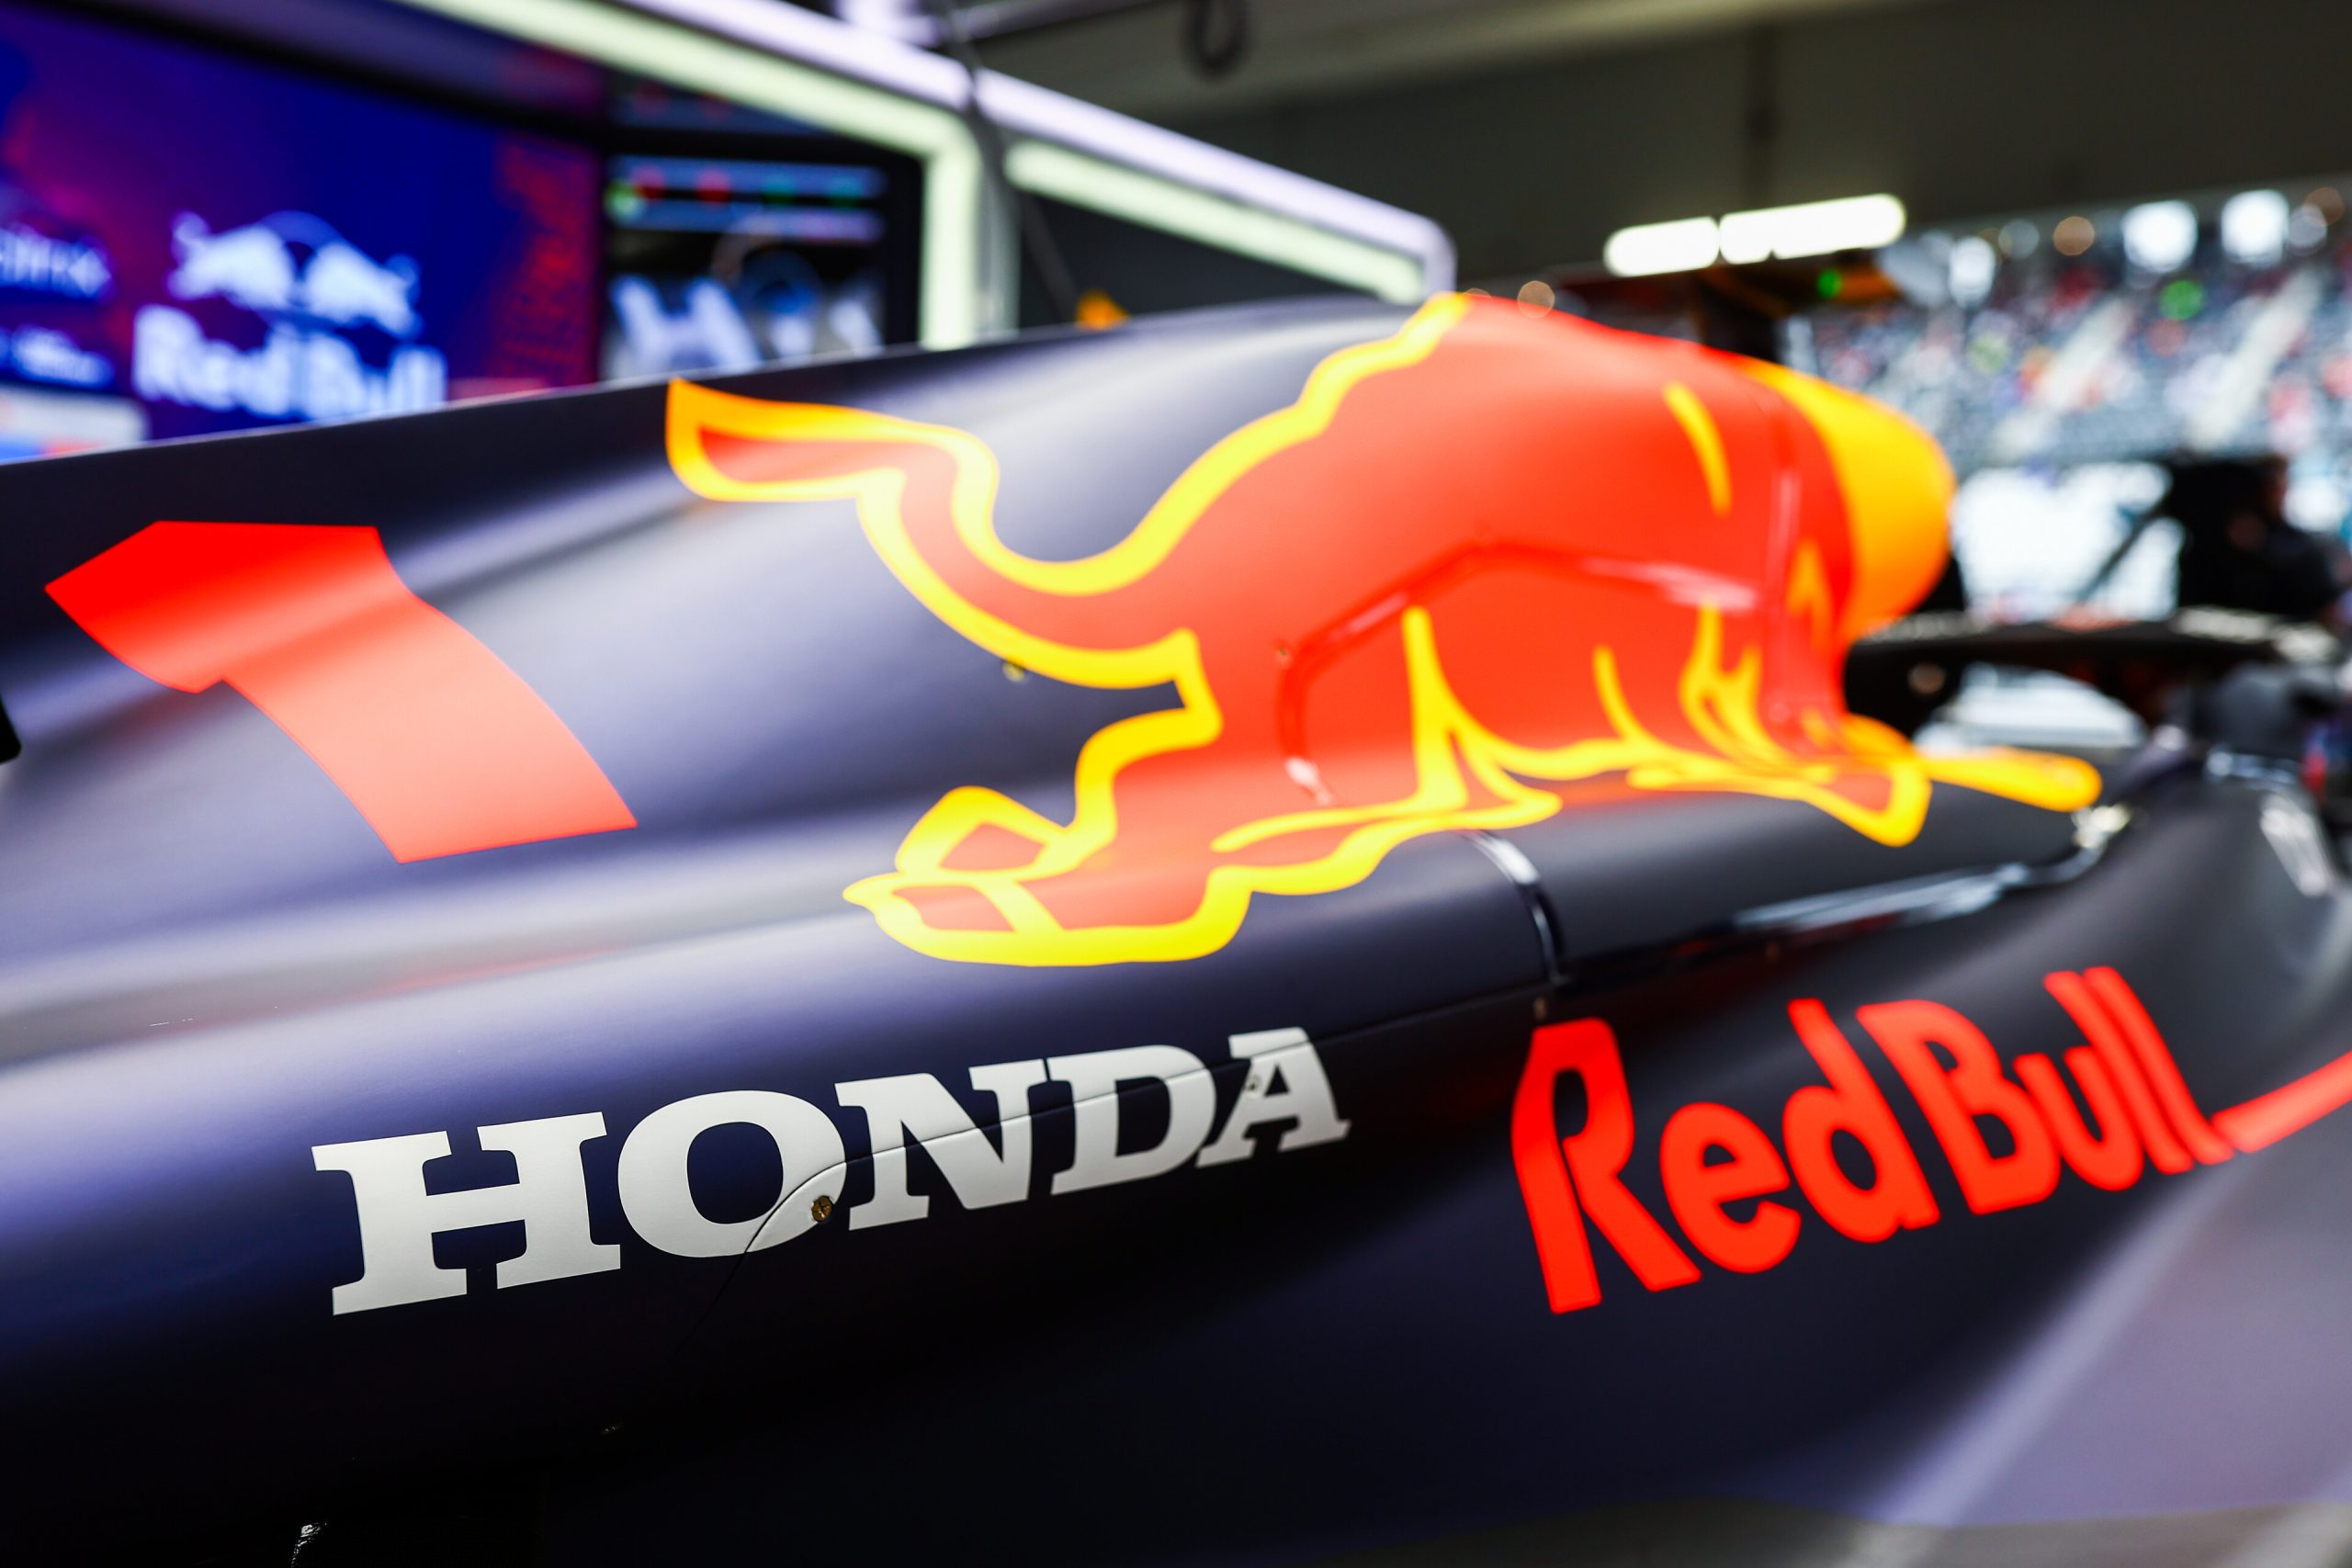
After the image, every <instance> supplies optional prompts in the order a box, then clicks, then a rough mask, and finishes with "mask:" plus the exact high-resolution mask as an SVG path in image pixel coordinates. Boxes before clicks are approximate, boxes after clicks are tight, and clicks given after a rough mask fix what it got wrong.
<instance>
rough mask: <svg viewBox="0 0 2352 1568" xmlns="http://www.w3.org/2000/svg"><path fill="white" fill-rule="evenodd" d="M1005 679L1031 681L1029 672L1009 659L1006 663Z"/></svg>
mask: <svg viewBox="0 0 2352 1568" xmlns="http://www.w3.org/2000/svg"><path fill="white" fill-rule="evenodd" d="M1004 678H1005V679H1006V680H1008V681H1026V680H1027V679H1029V671H1026V670H1023V668H1022V667H1021V666H1020V665H1018V664H1015V663H1014V662H1013V661H1012V660H1010V659H1008V660H1005V661H1004Z"/></svg>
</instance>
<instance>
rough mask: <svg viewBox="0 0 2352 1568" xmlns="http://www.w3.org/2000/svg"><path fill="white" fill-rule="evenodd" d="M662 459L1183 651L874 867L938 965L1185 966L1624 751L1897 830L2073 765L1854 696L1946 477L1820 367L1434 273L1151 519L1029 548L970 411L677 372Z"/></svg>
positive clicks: (1031, 620)
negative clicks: (1934, 792) (1059, 777)
mask: <svg viewBox="0 0 2352 1568" xmlns="http://www.w3.org/2000/svg"><path fill="white" fill-rule="evenodd" d="M669 420H670V425H669V437H668V440H669V450H670V457H671V461H672V463H673V466H674V467H675V468H676V470H677V472H678V474H679V475H680V477H681V478H683V479H684V481H685V482H686V483H687V484H688V485H690V486H691V487H693V488H694V489H695V491H697V492H699V493H701V494H703V495H705V496H708V497H712V498H714V499H719V500H728V501H769V502H775V501H785V502H815V501H836V500H849V501H852V502H854V503H855V505H856V509H857V514H858V518H859V520H860V523H861V525H863V527H864V529H865V535H866V536H867V538H868V539H869V540H870V541H871V543H872V544H873V547H874V548H875V549H876V552H877V553H878V554H879V555H880V557H881V558H882V560H883V561H884V562H885V563H886V564H887V565H888V567H889V569H890V570H891V571H892V572H893V573H894V574H895V575H896V576H897V577H898V579H899V581H900V582H902V583H903V584H905V585H906V587H907V589H908V590H909V591H910V592H912V593H913V594H914V595H915V596H916V597H917V598H918V599H920V600H922V603H923V604H925V605H926V606H927V607H929V608H930V609H931V611H932V612H933V614H935V615H938V616H939V617H940V619H941V620H943V621H944V622H945V623H946V624H947V625H948V626H952V627H954V628H955V629H956V631H957V632H959V633H961V634H962V635H963V636H964V637H967V638H969V639H970V640H971V641H972V642H974V643H977V644H978V645H979V646H980V647H981V648H983V649H987V650H988V651H989V652H990V653H992V654H994V655H996V656H997V657H999V658H1001V659H1003V660H1006V661H1008V662H1009V663H1010V664H1011V665H1013V666H1015V667H1017V668H1019V669H1022V670H1025V671H1035V672H1036V673H1038V674H1041V675H1044V676H1046V677H1049V678H1051V679H1054V680H1057V681H1066V682H1075V683H1077V684H1080V685H1086V686H1095V687H1124V688H1140V687H1150V686H1159V685H1168V686H1171V687H1172V688H1173V689H1174V691H1175V694H1176V698H1177V702H1176V704H1175V705H1173V706H1171V707H1169V708H1166V709H1163V710H1160V711H1157V712H1153V713H1148V714H1143V715H1140V716H1135V717H1130V718H1125V719H1122V720H1120V721H1118V722H1117V723H1114V724H1112V725H1110V726H1108V727H1107V728H1104V729H1103V730H1101V731H1100V732H1099V733H1097V734H1095V735H1094V736H1093V737H1092V738H1091V739H1089V740H1088V741H1087V742H1086V743H1085V745H1084V746H1083V748H1082V749H1081V750H1080V753H1079V755H1078V758H1077V761H1076V810H1075V812H1074V813H1073V815H1072V816H1071V818H1069V820H1068V821H1066V822H1065V821H1056V820H1054V819H1052V818H1047V817H1046V816H1044V815H1042V814H1041V813H1039V812H1037V811H1035V810H1034V809H1032V808H1031V807H1027V806H1024V805H1023V804H1022V803H1021V802H1020V801H1018V800H1014V799H1012V798H1011V797H1010V796H1008V795H1003V794H1001V793H999V792H998V791H995V790H992V789H986V788H980V787H976V786H970V787H965V788H961V789H957V790H954V791H951V792H950V793H949V794H948V795H946V796H945V797H944V798H943V799H941V800H940V801H939V802H938V803H937V804H936V805H934V806H933V807H932V808H931V809H930V810H929V811H928V812H926V813H925V814H924V815H923V817H922V818H921V820H919V821H918V822H916V823H915V825H914V827H913V829H912V830H911V831H910V832H909V833H908V835H907V838H906V840H905V842H904V843H903V844H902V845H901V846H900V848H899V854H898V863H897V865H896V866H895V868H894V869H892V870H890V871H888V872H885V873H882V874H878V875H875V876H869V877H867V878H865V879H864V880H863V881H860V882H858V883H856V884H855V885H854V886H851V887H850V888H848V889H847V896H848V897H850V898H851V899H852V900H853V901H854V902H856V903H859V904H862V905H864V906H865V908H869V909H871V910H872V911H873V912H874V914H875V916H876V919H878V920H879V921H880V923H881V925H882V928H883V930H884V931H888V933H889V934H890V935H891V936H893V937H895V938H896V939H897V940H899V942H904V943H905V944H906V945H908V946H909V947H911V948H914V949H915V950H917V951H919V952H922V953H930V954H933V955H934V956H937V957H940V958H946V959H956V960H963V961H970V962H982V963H997V964H1106V963H1120V962H1129V961H1136V960H1172V959H1185V958H1193V957H1197V956H1199V955H1201V954H1203V953H1212V952H1215V951H1216V950H1217V949H1219V948H1221V947H1223V946H1224V945H1225V944H1226V943H1227V942H1229V941H1231V940H1232V938H1233V936H1234V933H1235V932H1236V931H1238V929H1239V928H1240V925H1241V922H1242V920H1243V919H1244V917H1245V915H1246V913H1247V911H1248V909H1249V906H1250V899H1251V898H1252V897H1255V896H1256V895H1258V894H1261V893H1273V894H1286V895H1293V896H1296V895H1306V894H1315V893H1327V892H1330V891H1333V890H1335V889H1338V888H1343V887H1350V886H1354V885H1355V884H1357V883H1360V882H1362V881H1363V880H1364V878H1365V877H1367V876H1369V875H1370V874H1372V872H1373V871H1374V868H1375V867H1377V866H1378V865H1379V863H1380V862H1381V860H1382V858H1383V857H1384V856H1385V855H1386V854H1387V852H1389V850H1391V849H1392V848H1394V847H1395V846H1396V845H1397V844H1399V843H1402V842H1404V841H1405V840H1408V839H1412V838H1415V837H1418V836H1419V835H1421V834H1425V833H1432V832H1437V831H1440V830H1442V829H1474V828H1505V827H1512V826H1518V825H1522V824H1525V823H1529V822H1533V821H1536V820H1539V819H1541V818H1544V817H1548V816H1550V815H1551V814H1552V813H1554V812H1555V811H1557V810H1559V809H1560V808H1561V807H1562V805H1563V801H1564V795H1565V794H1566V792H1568V791H1570V790H1572V789H1574V788H1576V787H1578V786H1583V787H1592V784H1591V783H1590V781H1600V780H1603V779H1605V778H1608V777H1611V776H1613V777H1616V778H1619V779H1621V780H1622V781H1623V785H1624V786H1630V787H1632V788H1634V789H1636V790H1678V791H1690V790H1720V791H1733V792H1737V793H1742V794H1748V795H1771V796H1777V797H1780V798H1783V799H1787V800H1790V801H1795V802H1802V803H1804V805H1807V806H1810V807H1814V808H1815V809H1816V810H1821V811H1826V812H1828V813H1829V814H1830V815H1832V816H1833V817H1835V818H1838V820H1839V821H1841V822H1843V823H1845V824H1847V825H1848V826H1849V827H1850V828H1852V829H1854V830H1855V831H1857V832H1860V833H1862V834H1865V835H1867V836H1868V837H1870V838H1871V839H1873V840H1877V841H1879V842H1881V843H1885V844H1904V843H1907V842H1909V841H1910V840H1912V839H1913V838H1914V837H1915V836H1916V835H1917V833H1918V831H1919V829H1920V826H1921V824H1922V822H1923V821H1924V819H1925V816H1926V812H1927V807H1928V795H1929V792H1930V790H1931V788H1932V786H1933V785H1934V784H1937V783H1946V784H1962V785H1965V786H1967V787H1970V788H1973V789H1978V790H1984V791H1987V792H1990V793H1993V794H1996V795H2005V796H2008V797H2010V798H2013V799H2017V800H2020V801H2025V802H2028V803H2030V804H2032V805H2035V806H2039V807H2046V808H2049V809H2052V810H2066V809H2073V808H2076V807H2083V806H2086V805H2088V804H2090V802H2091V801H2092V800H2093V799H2094V798H2095V797H2096V795H2097V794H2098V779H2097V776H2096V774H2095V773H2093V772H2092V770H2091V769H2090V768H2088V767H2087V766H2086V765H2084V764H2082V763H2080V762H2077V761H2073V760H2070V759H2066V758H2058V757H2043V756H2034V755H2028V754H2024V753H2018V752H2000V753H1995V754H1990V755H1986V756H1982V757H1975V758H1968V759H1948V758H1930V757H1926V756H1922V755H1920V754H1918V753H1917V752H1916V751H1914V750H1911V748H1910V747H1909V745H1908V744H1907V743H1906V742H1905V741H1904V740H1903V739H1902V738H1901V737H1899V736H1897V735H1895V734H1894V732H1893V731H1891V730H1888V729H1886V728H1883V727H1882V726H1880V725H1877V724H1874V723H1872V722H1871V721H1869V720H1867V719H1863V718H1860V717H1859V716H1852V715H1849V714H1848V713H1846V711H1845V709H1844V705H1843V703H1842V700H1841V698H1840V695H1839V689H1838V676H1839V670H1840V666H1841V663H1842V660H1843V658H1844V653H1845V649H1847V647H1848V646H1849V645H1850V644H1851V642H1852V641H1853V639H1854V638H1855V637H1858V636H1860V634H1861V633H1862V632H1864V631H1866V630H1868V629H1869V628H1870V627H1871V626H1875V625H1878V624H1880V623H1882V622H1883V621H1885V620H1887V619H1890V618H1892V617H1893V616H1894V615H1898V614H1900V613H1901V612H1902V611H1903V610H1905V609H1906V608H1908V607H1909V606H1910V605H1911V604H1914V603H1916V602H1917V599H1918V597H1919V595H1920V594H1921V593H1923V592H1925V591H1926V589H1927V588H1928V586H1929V585H1930V584H1931V583H1932V582H1933V581H1934V579H1935V576H1936V574H1937V573H1938V572H1939V570H1941V567H1942V562H1943V551H1944V525H1943V509H1944V504H1945V502H1946V501H1947V499H1948V497H1949V494H1950V490H1951V477H1950V474H1949V471H1948V470H1947V468H1945V466H1944V463H1943V460H1942V457H1941V456H1940V454H1939V453H1938V452H1937V450H1936V449H1935V447H1934V446H1933V444H1932V443H1931V442H1929V441H1928V438H1927V437H1926V436H1925V435H1923V434H1920V433H1919V432H1918V431H1917V430H1916V429H1915V428H1914V427H1912V426H1911V425H1909V424H1907V423H1905V422H1903V421H1902V420H1900V419H1899V418H1897V417H1896V416H1895V415H1894V414H1892V413H1890V412H1886V411H1884V410H1883V409H1881V408H1879V407H1877V406H1876V405H1874V404H1871V403H1869V402H1867V401H1865V400H1860V399H1859V398H1855V397H1852V396H1850V395H1849V394H1846V393H1843V392H1840V391H1838V390H1836V389H1832V388H1830V387H1828V386H1826V385H1825V384H1823V383H1819V382H1816V381H1813V380H1811V379H1809V378H1804V377H1800V376H1796V375H1794V374H1792V373H1790V372H1786V371H1782V370H1780V369H1778V368H1776V367H1770V366H1767V365H1760V364H1755V363H1752V362H1748V361H1744V360H1740V359H1736V358H1734V357H1732V356H1729V355H1720V354H1714V353H1711V352H1708V351H1704V350H1700V349H1695V348H1692V347H1690V346H1688V345H1684V344H1668V343H1664V342H1660V341H1658V340H1656V339H1649V338H1642V337H1637V336H1634V335H1632V334H1627V333H1615V332H1610V331H1607V330H1605V329H1601V328H1598V327H1593V326H1590V325H1588V324H1586V323H1583V322H1578V321H1573V320H1571V319H1569V318H1566V317H1560V316H1549V317H1546V318H1544V319H1541V320H1531V319H1529V318H1527V317H1526V316H1524V315H1522V314H1521V312H1520V311H1519V310H1517V309H1516V308H1515V307H1513V306H1510V305H1508V304H1502V303H1490V302H1485V301H1478V300H1473V299H1466V298H1464V297H1461V296H1448V297H1443V298H1441V299H1436V300H1433V301H1432V302H1431V303H1430V304H1429V305H1428V306H1427V307H1425V308H1424V309H1423V310H1421V311H1420V312H1419V314H1417V315H1416V316H1415V317H1414V318H1413V319H1412V320H1411V321H1409V322H1408V323H1407V324H1406V325H1405V326H1404V328H1403V329H1402V330H1400V331H1399V332H1397V333H1396V335H1394V336H1393V337H1390V338H1387V339H1385V340H1383V341H1380V342H1377V343H1371V344H1362V345H1359V346H1356V347H1352V348H1349V349H1346V350H1343V351H1341V352H1340V353H1338V354H1335V355H1331V356H1330V357H1329V358H1328V359H1326V360H1325V361H1324V362H1323V363H1322V364H1321V365H1319V366H1317V367H1316V369H1315V370H1314V372H1313V373H1312V374H1311V375H1310V376H1309V377H1308V378H1307V380H1306V387H1305V389H1303V390H1302V391H1301V393H1300V395H1299V397H1298V399H1297V400H1296V401H1295V402H1293V403H1292V404H1290V405H1289V406H1288V407H1285V408H1283V409H1281V410H1278V411H1277V412H1273V413H1271V414H1268V415H1266V416H1265V417H1263V418H1261V419H1259V420H1256V421H1254V422H1252V423H1249V424H1247V425H1244V426H1243V427H1241V428H1240V429H1238V430H1237V431H1235V432H1234V433H1233V434H1230V435H1228V436H1227V437H1225V438H1224V439H1223V440H1221V441H1219V442H1218V443H1217V444H1216V446H1212V447H1211V448H1210V449H1209V450H1208V451H1206V452H1205V453H1204V454H1203V455H1202V456H1201V457H1199V458H1197V459H1196V460H1195V461H1194V462H1193V464H1192V466H1191V467H1190V468H1187V469H1186V470H1185V471H1184V473H1183V474H1182V476H1181V477H1180V478H1179V479H1177V480H1176V481H1175V483H1174V484H1172V485H1171V486H1170V488H1169V489H1168V491H1167V492H1166V493H1165V494H1164V495H1162V496H1161V497H1160V499H1159V502H1157V503H1156V504H1155V505H1154V506H1153V507H1152V508H1151V509H1150V511H1149V512H1148V513H1147V514H1146V515H1145V516H1144V518H1143V519H1142V520H1141V521H1140V522H1139V523H1137V524H1136V526H1135V527H1134V528H1133V530H1132V531H1130V532H1129V533H1128V534H1127V535H1126V536H1125V538H1123V539H1121V540H1120V541H1119V542H1118V543H1117V544H1115V545H1114V546H1113V547H1110V548H1108V549H1106V550H1103V552H1101V553H1100V554H1097V555H1093V556H1089V557H1087V558H1082V559H1078V560H1067V561H1057V560H1041V559H1036V558H1031V557H1028V556H1023V555H1021V554H1018V553H1016V552H1015V551H1013V550H1012V549H1011V548H1010V547H1007V546H1006V545H1005V544H1004V543H1003V541H1002V540H1001V538H1000V537H999V536H998V534H997V531H996V527H995V522H994V505H995V495H996V488H997V465H996V459H995V457H994V455H993V454H992V453H991V452H990V450H989V447H988V446H986V445H985V444H984V443H983V442H981V441H980V440H979V439H978V438H977V437H975V436H973V435H971V434H967V433H965V432H963V431H959V430H954V429H949V428H946V427H944V426H939V425H932V424H922V423H915V422H912V421H910V420H905V419H899V418H897V417H894V416H891V415H887V414H881V413H874V412H864V411H860V410H856V409H846V408H834V407H826V406H820V405H814V404H799V403H778V402H768V401H763V400H754V399H747V398H742V397H737V396H734V395H731V394H729V393H725V392H718V391H714V390H711V389H706V388H700V387H695V386H692V385H689V384H686V383H683V382H681V383H677V384H675V385H673V389H672V392H671V400H670V413H669Z"/></svg>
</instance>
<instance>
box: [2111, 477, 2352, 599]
mask: <svg viewBox="0 0 2352 1568" xmlns="http://www.w3.org/2000/svg"><path fill="white" fill-rule="evenodd" d="M2168 467H2169V468H2170V472H2171V476H2172V482H2171V485H2170V487H2169V488H2168V489H2167V490H2166V491H2165V496H2164V499H2163V500H2162V501H2160V502H2157V503H2156V505H2155V508H2154V510H2155V512H2156V513H2158V514H2159V515H2162V516H2165V517H2169V518H2171V519H2172V520H2173V521H2175V522H2176V523H2177V524H2179V525H2180V530H2181V546H2180V576H2179V585H2178V589H2177V592H2176V594H2175V601H2176V603H2177V604H2180V605H2181V606H2182V607H2183V608H2187V607H2188V606H2191V605H2199V606H2210V607H2212V608H2216V609H2225V610H2251V611H2255V612H2257V613H2259V614H2262V615H2278V616H2282V617H2284V618H2286V619H2289V620H2296V621H2317V620H2321V619H2323V618H2328V617H2329V613H2330V611H2331V610H2333V609H2335V607H2336V602H2337V600H2338V598H2339V597H2340V596H2342V595H2343V593H2344V591H2345V588H2346V576H2347V574H2346V563H2345V561H2344V558H2343V552H2342V550H2341V549H2340V548H2338V549H2335V550H2331V549H2330V548H2329V547H2328V544H2327V542H2326V541H2324V540H2323V539H2321V538H2320V537H2319V536H2316V535H2314V534H2311V533H2307V532H2306V531H2304V530H2303V529H2301V528H2298V527H2296V526H2295V525H2293V524H2291V523H2290V522H2288V521H2287V514H2286V510H2285V503H2286V494H2287V466H2286V463H2285V462H2284V461H2283V460H2282V459H2280V458H2278V457H2263V458H2255V459H2247V458H2201V459H2196V460H2190V461H2182V462H2176V463H2173V464H2170V465H2168ZM2335 619H2337V620H2338V622H2339V624H2340V621H2341V616H2340V615H2337V616H2336V617H2335Z"/></svg>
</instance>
